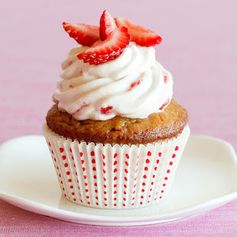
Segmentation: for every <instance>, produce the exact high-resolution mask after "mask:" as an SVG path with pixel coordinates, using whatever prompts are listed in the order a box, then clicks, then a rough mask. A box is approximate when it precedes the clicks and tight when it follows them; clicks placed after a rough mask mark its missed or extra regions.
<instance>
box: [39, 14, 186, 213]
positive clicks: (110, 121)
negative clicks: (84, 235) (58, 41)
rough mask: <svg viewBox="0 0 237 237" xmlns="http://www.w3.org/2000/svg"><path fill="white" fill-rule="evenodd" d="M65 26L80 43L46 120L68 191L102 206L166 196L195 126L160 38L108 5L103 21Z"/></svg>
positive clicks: (120, 206) (144, 203) (66, 193)
mask: <svg viewBox="0 0 237 237" xmlns="http://www.w3.org/2000/svg"><path fill="white" fill-rule="evenodd" d="M63 27H64V29H65V31H66V32H67V33H68V34H69V36H70V37H71V38H73V39H74V40H76V41H77V43H78V44H79V46H78V47H77V48H74V49H72V50H71V51H70V53H69V55H68V57H67V59H66V60H65V61H64V62H63V63H62V69H63V73H62V75H61V80H60V81H59V83H58V86H57V89H56V91H55V93H54V94H53V101H54V105H53V106H52V108H50V110H49V111H48V113H47V116H46V123H45V125H44V135H45V138H46V141H47V144H48V147H49V150H50V153H51V155H52V159H53V163H54V166H55V170H56V174H57V177H58V181H59V185H60V188H61V190H62V194H63V195H64V196H65V198H67V199H68V200H70V201H71V202H74V203H76V204H78V205H83V206H89V207H97V208H110V209H126V208H138V207H145V206H148V205H150V204H154V203H159V202H161V200H162V199H163V197H164V196H165V195H166V194H167V192H168V190H169V188H170V186H171V184H172V182H173V179H174V175H175V172H176V169H177V166H178V163H179V161H180V158H181V155H182V152H183V149H184V147H185V144H186V142H187V139H188V137H189V133H190V130H189V127H188V124H187V121H188V113H187V111H186V109H184V108H183V107H182V106H181V105H179V104H178V103H177V102H176V101H174V100H173V99H172V95H173V79H172V75H171V74H170V73H169V72H168V71H167V70H166V69H165V68H164V67H163V66H162V65H161V64H160V63H158V62H157V60H156V57H155V49H154V46H155V45H158V44H160V42H161V40H162V39H161V37H160V36H159V35H157V34H156V33H154V32H152V31H151V30H148V29H146V28H144V27H141V26H138V25H136V24H134V23H132V22H131V21H129V20H127V19H123V18H119V17H118V18H112V17H111V16H110V14H109V13H108V12H107V11H106V10H105V11H104V12H103V14H102V16H101V18H100V26H99V27H97V26H91V25H86V24H70V23H66V22H64V23H63Z"/></svg>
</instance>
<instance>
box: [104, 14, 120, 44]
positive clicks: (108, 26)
mask: <svg viewBox="0 0 237 237" xmlns="http://www.w3.org/2000/svg"><path fill="white" fill-rule="evenodd" d="M116 28H117V26H116V23H115V20H114V18H113V17H112V16H111V15H110V14H109V12H108V11H107V10H104V11H103V14H102V15H101V17H100V39H101V40H105V39H107V38H108V36H109V35H110V34H111V33H112V32H113V31H114V30H115V29H116Z"/></svg>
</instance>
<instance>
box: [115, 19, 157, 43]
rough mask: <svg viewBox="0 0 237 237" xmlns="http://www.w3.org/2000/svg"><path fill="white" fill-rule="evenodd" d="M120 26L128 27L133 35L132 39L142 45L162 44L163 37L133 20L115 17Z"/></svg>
mask: <svg viewBox="0 0 237 237" xmlns="http://www.w3.org/2000/svg"><path fill="white" fill-rule="evenodd" d="M115 21H116V24H117V26H118V27H122V26H125V27H127V28H128V33H129V34H130V36H131V41H134V42H135V43H136V44H138V45H141V46H154V45H156V44H160V43H161V41H162V38H161V37H160V36H159V35H157V34H156V33H154V32H153V31H151V30H149V29H146V28H143V27H141V26H138V25H135V24H133V23H132V22H131V21H129V20H127V19H124V18H119V17H118V18H115Z"/></svg>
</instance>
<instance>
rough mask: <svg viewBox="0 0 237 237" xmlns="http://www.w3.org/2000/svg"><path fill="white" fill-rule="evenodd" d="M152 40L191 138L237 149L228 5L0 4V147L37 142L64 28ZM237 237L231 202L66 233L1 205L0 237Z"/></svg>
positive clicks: (64, 47)
mask: <svg viewBox="0 0 237 237" xmlns="http://www.w3.org/2000/svg"><path fill="white" fill-rule="evenodd" d="M104 8H108V9H109V10H110V11H111V13H112V14H114V15H115V16H116V15H122V16H129V17H130V18H131V19H133V20H134V21H135V22H138V23H140V24H142V25H144V26H148V27H150V28H152V29H154V30H155V31H157V32H159V33H160V34H161V35H162V36H163V38H164V42H163V43H162V45H160V46H158V47H157V57H158V60H159V61H160V62H162V64H163V65H164V66H166V67H167V68H168V69H169V70H170V71H171V72H172V73H173V76H174V81H175V87H174V91H175V98H176V99H177V100H178V101H179V102H181V103H182V104H184V105H185V106H186V107H187V108H188V109H189V112H190V124H191V129H192V132H193V133H202V134H208V135H212V136H217V137H220V138H223V139H225V140H227V141H228V142H230V143H232V144H233V146H234V147H235V148H237V132H236V125H237V106H236V100H237V93H236V90H237V79H236V75H237V43H236V42H237V27H236V23H237V14H236V8H237V4H236V1H235V0H232V1H230V0H229V1H215V0H209V1H204V0H203V1H200V0H193V1H189V0H180V1H162V2H161V1H155V0H154V1H152V0H150V1H136V0H131V1H100V0H95V1H56V0H54V1H53V0H52V1H47V0H41V1H30V0H22V1H13V0H8V1H1V3H0V15H1V21H0V29H1V37H0V42H1V44H0V65H1V69H0V70H1V84H0V101H1V102H0V111H1V113H0V121H1V123H0V131H1V135H0V140H1V141H4V140H6V139H9V138H12V137H15V136H21V135H24V134H38V133H41V124H42V122H43V121H44V116H45V113H46V112H47V109H48V108H49V106H50V104H51V100H50V97H51V94H52V92H53V90H54V88H55V85H56V81H57V80H58V78H59V77H58V75H59V74H60V67H59V63H60V61H61V60H62V59H63V58H64V57H65V55H66V53H67V51H68V50H69V49H70V48H71V47H73V46H75V44H74V42H73V41H72V40H70V39H69V38H68V37H67V36H66V34H65V33H64V32H63V31H62V28H61V26H60V23H61V22H62V21H63V20H70V21H74V22H80V21H82V22H88V23H96V22H98V17H99V15H100V13H101V10H102V9H104ZM102 234H104V236H112V235H113V236H119V235H120V236H122V235H124V236H168V235H169V236H192V237H194V236H237V201H234V202H232V203H230V204H228V205H226V206H224V207H222V208H219V209H217V210H214V211H211V212H209V213H208V214H205V215H202V216H199V217H195V218H193V219H190V220H186V221H182V222H180V223H175V224H168V225H162V226H160V225H153V226H147V227H131V228H104V227H94V226H84V225H77V224H71V223H65V222H62V221H58V220H55V219H51V218H47V217H44V216H40V215H36V214H32V213H30V212H27V211H23V210H20V209H18V208H16V207H13V206H11V205H9V204H7V203H5V202H2V201H0V236H9V235H10V236H29V235H30V236H73V235H78V236H89V235H90V236H101V235H102Z"/></svg>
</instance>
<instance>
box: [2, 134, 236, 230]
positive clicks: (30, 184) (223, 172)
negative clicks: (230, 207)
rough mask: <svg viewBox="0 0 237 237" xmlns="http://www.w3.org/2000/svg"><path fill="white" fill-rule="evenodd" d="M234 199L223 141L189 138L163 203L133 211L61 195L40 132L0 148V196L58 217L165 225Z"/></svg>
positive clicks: (231, 166)
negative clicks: (104, 207) (80, 203)
mask: <svg viewBox="0 0 237 237" xmlns="http://www.w3.org/2000/svg"><path fill="white" fill-rule="evenodd" d="M234 198H237V162H236V155H235V152H234V149H233V148H232V146H231V145H230V144H228V143H226V142H225V141H222V140H219V139H216V138H211V137H206V136H191V137H190V139H189V141H188V144H187V147H186V149H185V152H184V155H183V157H182V160H181V162H180V166H179V167H178V171H177V176H176V180H175V182H174V185H173V187H172V190H171V192H170V193H169V194H168V198H166V199H165V200H164V201H163V205H161V206H157V205H153V206H149V207H146V208H141V209H133V210H101V209H95V208H88V207H81V206H77V205H75V204H73V203H70V202H69V201H67V200H65V199H64V198H63V197H61V192H60V189H59V186H58V184H57V179H56V175H55V172H54V168H53V164H52V161H51V157H50V154H49V152H48V148H47V145H46V143H45V141H44V138H43V137H42V136H25V137H20V138H16V139H13V140H10V141H8V142H5V143H4V144H2V145H1V147H0V199H3V200H5V201H7V202H9V203H12V204H13V205H16V206H18V207H21V208H23V209H26V210H29V211H32V212H35V213H39V214H43V215H47V216H51V217H55V218H58V219H61V220H65V221H70V222H75V223H84V224H93V225H105V226H131V225H144V224H153V223H165V222H170V221H175V220H179V219H182V218H187V217H190V216H193V215H197V214H200V213H202V212H204V211H207V210H210V209H213V208H216V207H218V206H221V205H223V204H225V203H227V202H229V201H231V200H233V199H234Z"/></svg>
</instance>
